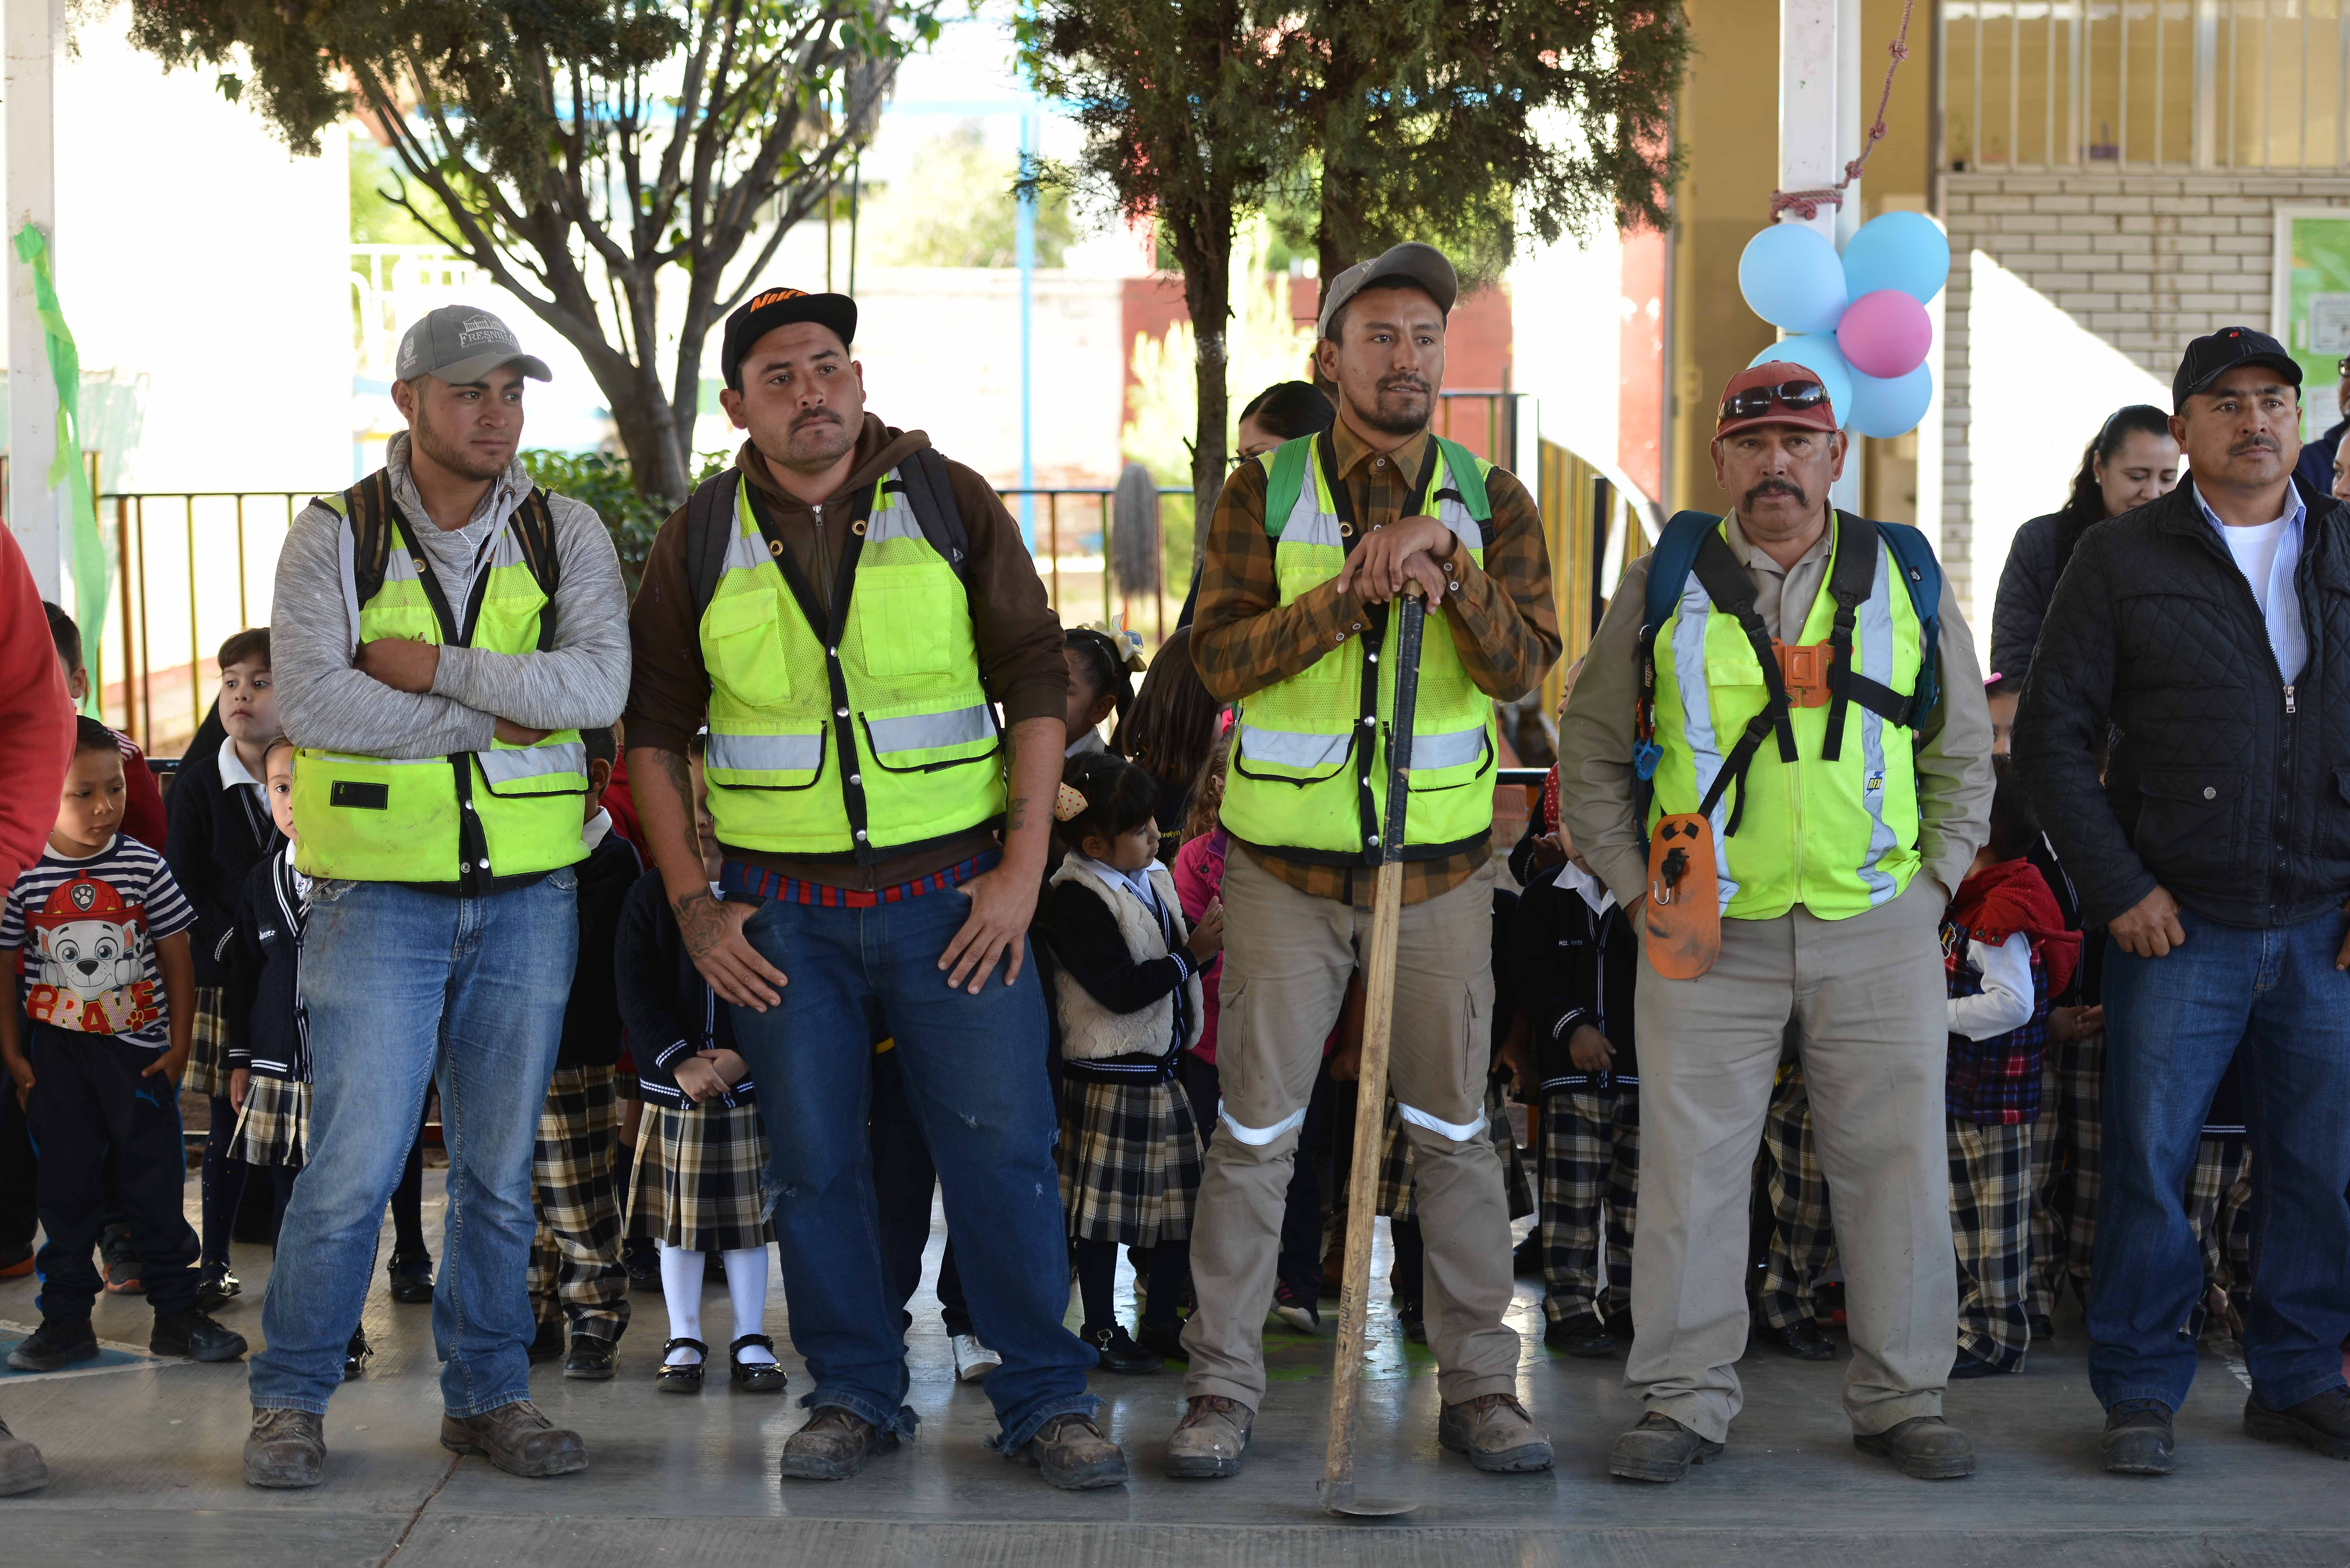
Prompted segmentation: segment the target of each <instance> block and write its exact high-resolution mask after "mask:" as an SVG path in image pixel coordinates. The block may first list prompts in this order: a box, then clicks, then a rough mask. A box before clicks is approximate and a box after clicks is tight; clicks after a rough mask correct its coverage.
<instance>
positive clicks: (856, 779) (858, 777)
mask: <svg viewBox="0 0 2350 1568" xmlns="http://www.w3.org/2000/svg"><path fill="white" fill-rule="evenodd" d="M848 783H849V786H850V787H851V788H853V789H863V788H864V787H865V775H864V774H849V775H848Z"/></svg>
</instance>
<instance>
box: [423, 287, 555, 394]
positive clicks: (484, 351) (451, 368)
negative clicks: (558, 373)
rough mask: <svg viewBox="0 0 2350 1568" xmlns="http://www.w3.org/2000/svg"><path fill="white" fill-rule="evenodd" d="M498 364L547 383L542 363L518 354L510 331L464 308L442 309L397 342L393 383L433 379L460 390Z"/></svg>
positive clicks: (548, 374) (491, 318)
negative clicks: (513, 368)
mask: <svg viewBox="0 0 2350 1568" xmlns="http://www.w3.org/2000/svg"><path fill="white" fill-rule="evenodd" d="M501 365H518V366H520V367H521V368H522V373H523V374H524V375H525V376H527V377H529V378H530V379H532V380H534V381H552V380H553V379H555V377H554V375H553V373H551V372H550V371H549V370H548V369H547V368H546V360H544V359H542V358H538V357H537V356H536V355H535V354H525V353H524V352H523V351H522V342H521V340H520V339H518V338H517V337H515V335H514V328H513V327H508V326H507V325H506V324H505V323H504V322H503V321H501V320H499V319H498V318H497V317H494V316H492V315H491V314H490V313H489V312H488V311H486V310H482V309H478V308H476V307H475V306H470V305H444V306H442V307H441V308H440V309H438V310H435V311H433V312H432V313H431V314H430V315H428V316H426V317H424V319H423V320H421V321H420V322H418V323H417V324H416V325H415V326H413V327H410V328H409V329H408V331H407V333H406V334H405V335H403V336H402V337H401V338H400V360H399V369H398V370H397V372H396V374H397V376H398V378H399V379H400V380H403V381H413V380H414V379H416V378H417V377H419V376H433V377H437V378H439V379H442V380H443V381H448V382H452V383H453V384H454V385H457V386H460V387H463V386H466V385H468V384H470V383H472V382H474V381H478V380H480V379H482V378H483V377H484V376H486V375H488V374H489V373H490V372H491V371H493V370H494V369H497V368H498V367H499V366H501Z"/></svg>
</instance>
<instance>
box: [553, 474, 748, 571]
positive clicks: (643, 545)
mask: <svg viewBox="0 0 2350 1568" xmlns="http://www.w3.org/2000/svg"><path fill="white" fill-rule="evenodd" d="M522 461H523V466H524V467H525V468H527V469H528V470H530V476H531V478H532V479H533V480H535V481H536V482H537V483H538V484H539V485H540V486H541V487H542V488H544V489H546V490H551V491H553V492H555V493H556V494H558V495H568V496H569V497H571V499H573V500H574V501H584V502H586V503H587V504H588V505H590V506H592V507H594V508H595V509H596V514H597V515H598V516H599V517H601V518H603V520H604V529H605V532H607V533H608V534H610V535H612V547H613V549H615V550H617V551H618V552H619V556H620V577H621V580H622V581H623V582H625V583H626V584H627V585H628V588H629V597H630V598H631V599H633V598H635V597H637V585H638V584H639V582H641V581H642V580H643V579H644V575H645V556H646V553H647V552H648V551H650V550H651V548H652V547H653V535H656V534H658V533H660V525H661V524H663V523H665V522H667V521H668V520H669V514H671V512H672V511H674V510H676V508H674V507H672V506H671V505H670V504H667V503H666V502H661V501H657V500H654V499H651V498H650V497H648V496H647V495H645V494H644V493H642V492H641V491H639V489H638V487H637V481H636V475H635V474H634V473H633V472H631V471H630V468H629V460H628V459H627V458H626V457H623V456H620V455H619V454H617V453H614V452H555V451H552V450H549V449H548V448H546V447H529V448H525V450H524V452H523V454H522ZM733 461H734V454H733V452H702V453H701V454H699V457H698V460H697V463H696V469H695V472H694V474H693V476H692V478H693V483H696V484H699V483H702V481H703V480H705V479H708V478H709V477H710V476H711V475H712V474H713V473H716V472H718V471H719V470H721V469H723V468H724V467H725V466H726V465H727V464H728V463H730V462H733Z"/></svg>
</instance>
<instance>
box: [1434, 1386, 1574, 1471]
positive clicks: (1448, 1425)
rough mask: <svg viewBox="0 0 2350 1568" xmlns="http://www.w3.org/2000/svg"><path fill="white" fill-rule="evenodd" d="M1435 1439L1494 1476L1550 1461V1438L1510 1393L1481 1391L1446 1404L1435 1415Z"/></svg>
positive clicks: (1547, 1464) (1548, 1464)
mask: <svg viewBox="0 0 2350 1568" xmlns="http://www.w3.org/2000/svg"><path fill="white" fill-rule="evenodd" d="M1436 1441H1437V1443H1438V1445H1439V1446H1440V1447H1442V1448H1447V1449H1451V1450H1452V1451H1453V1452H1454V1453H1456V1454H1466V1455H1468V1456H1469V1462H1470V1463H1471V1464H1472V1465H1474V1466H1475V1467H1476V1468H1477V1469H1481V1470H1488V1471H1491V1472H1492V1473H1494V1474H1497V1475H1515V1474H1522V1473H1524V1472H1527V1471H1531V1470H1546V1469H1550V1467H1551V1464H1552V1454H1551V1448H1550V1438H1548V1437H1547V1436H1546V1435H1544V1432H1543V1429H1542V1428H1539V1427H1537V1426H1535V1425H1534V1417H1532V1416H1529V1415H1528V1414H1526V1407H1524V1406H1523V1405H1521V1404H1519V1403H1518V1401H1517V1397H1516V1396H1515V1395H1512V1394H1481V1395H1479V1396H1478V1397H1476V1398H1474V1399H1464V1400H1462V1401H1461V1403H1460V1404H1458V1405H1447V1406H1445V1407H1444V1411H1443V1414H1442V1415H1440V1416H1439V1417H1437V1421H1436Z"/></svg>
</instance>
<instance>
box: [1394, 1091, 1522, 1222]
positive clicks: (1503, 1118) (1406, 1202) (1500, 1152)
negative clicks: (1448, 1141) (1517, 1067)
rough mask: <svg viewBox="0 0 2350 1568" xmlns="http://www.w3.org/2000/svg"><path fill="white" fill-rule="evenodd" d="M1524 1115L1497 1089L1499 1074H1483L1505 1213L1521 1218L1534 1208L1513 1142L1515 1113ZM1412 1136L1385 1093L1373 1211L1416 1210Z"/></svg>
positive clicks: (1397, 1214)
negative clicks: (1506, 1202)
mask: <svg viewBox="0 0 2350 1568" xmlns="http://www.w3.org/2000/svg"><path fill="white" fill-rule="evenodd" d="M1523 1115H1524V1113H1523V1111H1521V1110H1519V1109H1518V1108H1517V1107H1516V1106H1513V1105H1511V1104H1510V1100H1509V1096H1507V1095H1505V1094H1503V1092H1502V1082H1501V1080H1500V1079H1498V1078H1488V1079H1486V1080H1485V1136H1486V1137H1488V1138H1490V1139H1492V1144H1493V1153H1494V1155H1495V1156H1496V1157H1497V1158H1499V1159H1500V1160H1501V1162H1502V1185H1503V1189H1504V1190H1505V1191H1506V1192H1507V1193H1508V1195H1509V1200H1510V1218H1511V1219H1513V1220H1517V1219H1522V1218H1523V1217H1524V1216H1526V1215H1528V1214H1532V1213H1533V1212H1534V1209H1535V1204H1534V1178H1533V1177H1531V1176H1529V1175H1528V1174H1527V1173H1526V1161H1525V1157H1524V1156H1523V1154H1522V1153H1521V1152H1520V1151H1519V1148H1518V1126H1517V1123H1518V1118H1519V1117H1520V1116H1523ZM1411 1173H1412V1155H1411V1139H1409V1138H1408V1137H1405V1136H1404V1132H1403V1113H1402V1112H1401V1111H1400V1110H1399V1109H1397V1108H1396V1101H1395V1096H1392V1095H1390V1096H1388V1117H1387V1127H1386V1129H1385V1131H1384V1133H1383V1134H1382V1138H1381V1142H1380V1144H1379V1189H1378V1212H1379V1213H1381V1214H1384V1215H1386V1216H1387V1217H1388V1219H1390V1220H1416V1219H1418V1218H1419V1207H1418V1205H1417V1204H1415V1203H1414V1202H1413V1200H1412V1179H1411Z"/></svg>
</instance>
